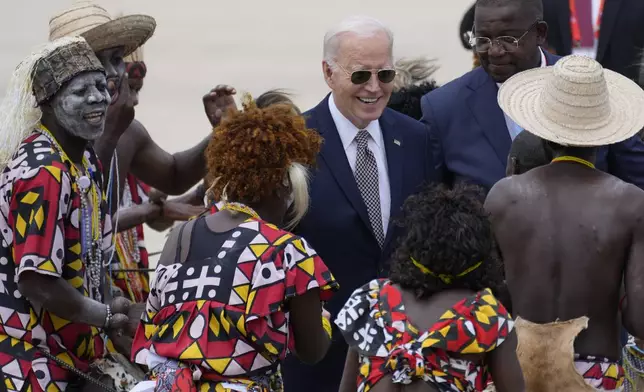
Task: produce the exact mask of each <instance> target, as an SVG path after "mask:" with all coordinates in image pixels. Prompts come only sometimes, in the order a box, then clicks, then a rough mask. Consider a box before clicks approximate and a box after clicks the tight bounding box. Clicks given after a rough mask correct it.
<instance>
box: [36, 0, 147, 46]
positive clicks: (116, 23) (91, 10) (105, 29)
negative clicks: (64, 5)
mask: <svg viewBox="0 0 644 392" xmlns="http://www.w3.org/2000/svg"><path fill="white" fill-rule="evenodd" d="M155 29H156V22H155V20H154V18H152V17H151V16H147V15H127V16H122V17H120V18H116V19H112V18H111V17H110V14H109V13H108V12H107V11H106V10H105V9H104V8H103V7H101V6H99V5H98V4H96V3H94V2H91V1H78V2H76V3H74V5H73V6H72V7H71V8H69V9H67V10H65V11H63V12H61V13H60V14H58V15H54V16H53V17H52V18H51V19H50V21H49V40H50V41H53V40H55V39H57V38H60V37H70V36H72V37H73V36H82V37H83V38H85V40H86V41H87V43H88V44H89V45H90V46H91V47H92V49H94V52H100V51H102V50H105V49H112V48H115V47H119V46H123V47H124V48H125V53H124V54H123V56H127V55H129V54H131V53H132V52H134V51H135V50H136V49H137V48H138V47H140V46H141V45H143V44H144V43H145V42H146V41H147V40H148V39H150V37H152V34H154V30H155Z"/></svg>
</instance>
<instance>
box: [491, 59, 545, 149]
mask: <svg viewBox="0 0 644 392" xmlns="http://www.w3.org/2000/svg"><path fill="white" fill-rule="evenodd" d="M539 53H541V65H540V67H541V68H544V67H547V66H548V61H547V60H546V55H545V54H544V53H543V50H541V48H539ZM501 84H502V83H497V84H496V85H497V86H498V87H501ZM503 115H504V116H505V125H506V126H507V127H508V132H510V139H512V140H514V138H515V137H517V135H518V134H520V133H521V131H523V128H521V127H520V126H519V124H517V123H515V122H514V120H512V119H511V118H510V117H509V116H508V115H507V114H505V113H503Z"/></svg>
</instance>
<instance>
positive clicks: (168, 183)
mask: <svg viewBox="0 0 644 392" xmlns="http://www.w3.org/2000/svg"><path fill="white" fill-rule="evenodd" d="M235 93H236V91H235V89H234V88H232V87H230V86H227V85H223V84H221V85H218V86H217V87H215V88H214V89H212V90H210V92H208V94H206V95H205V96H204V97H203V104H204V109H205V112H206V116H207V117H208V120H209V121H210V123H211V125H212V126H213V128H214V127H216V126H217V125H218V124H219V122H220V121H221V119H222V118H223V117H224V116H225V115H226V113H227V112H228V111H229V110H236V109H237V106H236V104H235V100H234V98H233V95H235ZM130 127H131V128H132V127H135V128H134V129H133V130H132V132H134V133H136V137H135V139H136V140H137V143H136V144H137V146H138V147H137V151H136V152H135V153H134V154H133V159H132V164H131V166H130V169H129V171H130V172H132V173H134V175H135V176H137V177H138V178H140V179H141V180H142V181H143V182H145V183H146V184H148V185H150V186H152V187H154V188H157V189H159V190H160V191H162V192H164V193H167V194H169V195H180V194H182V193H184V192H186V191H187V190H188V189H190V187H192V186H193V185H194V184H196V183H197V182H198V181H199V180H201V179H202V178H203V177H204V175H205V172H206V162H205V159H204V152H205V150H206V147H208V143H209V142H210V138H211V136H212V134H209V135H208V136H207V137H206V138H204V139H203V140H202V141H201V142H200V143H199V144H197V145H196V146H194V147H192V148H191V149H189V150H186V151H182V152H179V153H176V154H170V153H168V152H166V151H164V150H163V149H162V148H161V147H159V146H158V145H157V144H156V143H155V142H154V141H153V140H152V138H151V137H150V134H149V133H148V132H147V130H146V129H145V127H143V125H141V123H139V122H136V121H135V122H133V123H132V125H131V126H130Z"/></svg>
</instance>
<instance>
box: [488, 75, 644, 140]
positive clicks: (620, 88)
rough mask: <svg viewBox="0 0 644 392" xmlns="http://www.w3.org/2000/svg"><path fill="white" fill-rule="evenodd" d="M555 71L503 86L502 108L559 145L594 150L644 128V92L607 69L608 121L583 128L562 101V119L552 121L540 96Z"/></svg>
mask: <svg viewBox="0 0 644 392" xmlns="http://www.w3.org/2000/svg"><path fill="white" fill-rule="evenodd" d="M552 72H553V67H552V66H549V67H545V68H535V69H531V70H528V71H524V72H521V73H519V74H517V75H514V76H513V77H511V78H510V79H508V80H507V81H506V82H505V83H503V84H502V85H501V88H500V89H499V94H498V103H499V106H500V107H501V109H502V110H503V111H504V112H505V113H506V114H507V115H508V116H509V117H510V118H511V119H512V120H514V122H516V123H517V124H518V125H519V126H520V127H522V128H523V129H525V130H527V131H529V132H530V133H532V134H535V135H537V136H539V137H541V138H543V139H546V140H549V141H552V142H555V143H557V144H560V145H564V146H578V147H595V146H603V145H609V144H614V143H619V142H621V141H624V140H626V139H628V138H629V137H631V136H633V135H635V134H636V133H638V132H639V131H640V130H641V129H642V128H643V127H644V90H642V88H641V87H639V86H638V85H637V84H636V83H635V82H633V81H632V80H630V79H628V78H626V77H624V76H622V75H620V74H618V73H616V72H613V71H610V70H607V69H604V70H603V72H604V79H605V80H606V85H607V89H608V96H609V105H610V114H609V115H608V117H607V118H605V119H602V120H601V121H598V122H597V123H593V125H592V126H584V125H583V124H580V121H578V120H577V119H575V118H574V117H572V116H570V115H569V112H567V111H566V107H570V106H571V105H574V102H561V105H559V106H558V108H557V113H558V115H559V116H561V118H560V119H559V120H556V119H551V118H549V117H548V116H547V115H546V114H545V112H544V110H543V106H542V100H541V94H542V92H543V91H544V89H545V87H546V85H547V81H548V79H549V77H550V75H551V74H552ZM562 120H563V121H562ZM591 123H592V121H591Z"/></svg>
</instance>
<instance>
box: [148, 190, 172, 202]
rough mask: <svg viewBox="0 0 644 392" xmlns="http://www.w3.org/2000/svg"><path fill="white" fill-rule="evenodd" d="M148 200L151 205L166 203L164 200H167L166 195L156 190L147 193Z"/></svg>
mask: <svg viewBox="0 0 644 392" xmlns="http://www.w3.org/2000/svg"><path fill="white" fill-rule="evenodd" d="M148 198H149V199H150V201H151V202H152V203H155V204H158V203H161V202H164V201H166V199H167V198H168V195H166V194H165V193H163V192H161V191H160V190H158V189H156V188H150V191H149V192H148Z"/></svg>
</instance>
